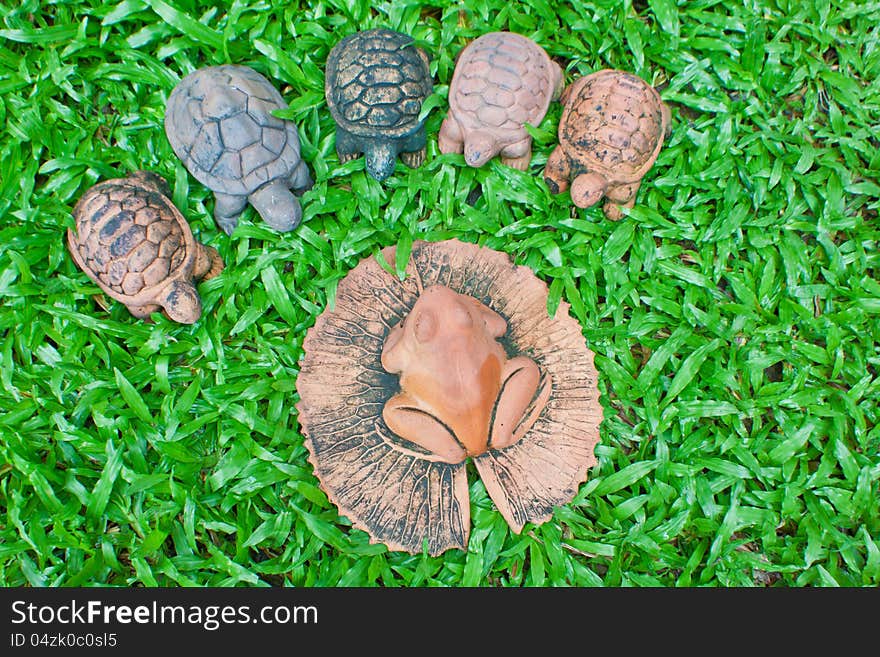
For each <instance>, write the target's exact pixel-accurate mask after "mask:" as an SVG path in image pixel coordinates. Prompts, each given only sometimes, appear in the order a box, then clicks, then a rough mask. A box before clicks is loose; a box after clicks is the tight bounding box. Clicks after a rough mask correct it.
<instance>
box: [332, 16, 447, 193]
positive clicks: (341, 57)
mask: <svg viewBox="0 0 880 657" xmlns="http://www.w3.org/2000/svg"><path fill="white" fill-rule="evenodd" d="M433 88H434V83H433V81H432V80H431V71H430V68H429V59H428V55H427V53H426V52H425V51H424V50H422V49H421V48H418V47H416V46H415V45H414V43H413V38H412V37H410V36H407V35H405V34H401V33H400V32H394V31H392V30H386V29H382V28H379V29H374V30H367V31H364V32H357V33H355V34H352V35H350V36H347V37H345V38H344V39H343V40H342V41H340V42H339V43H337V44H336V45H335V46H334V47H333V49H332V50H331V51H330V54H329V55H328V56H327V71H326V76H325V80H324V92H325V94H326V96H327V104H328V106H329V107H330V114H331V115H332V116H333V120H334V121H335V122H336V152H337V154H338V155H339V161H340V162H347V161H349V160H352V159H354V158H355V157H357V156H358V155H359V154H360V153H363V154H364V159H365V167H366V170H367V173H369V174H370V175H371V176H372V177H373V178H375V179H376V180H380V181H381V180H385V179H386V178H388V176H390V175H391V174H392V173H394V165H395V162H396V160H397V156H398V155H400V159H401V160H402V161H403V163H404V164H406V165H407V166H409V167H418V166H420V165H421V164H422V163H423V162H424V161H425V121H424V119H422V120H420V119H419V113H420V112H421V111H422V104H423V103H424V102H425V99H426V98H427V97H428V96H429V95H430V94H431V92H432V91H433Z"/></svg>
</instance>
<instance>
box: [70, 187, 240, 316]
mask: <svg viewBox="0 0 880 657" xmlns="http://www.w3.org/2000/svg"><path fill="white" fill-rule="evenodd" d="M170 195H171V192H170V190H169V189H168V184H167V183H166V182H165V180H163V179H162V178H161V177H160V176H157V175H156V174H154V173H151V172H149V171H135V172H134V173H132V174H131V175H130V176H129V177H127V178H116V179H113V180H107V181H105V182H102V183H99V184H97V185H95V186H93V187H91V188H90V189H89V190H88V191H87V192H86V193H85V194H84V195H83V196H82V198H80V200H79V201H78V202H77V204H76V206H75V207H74V209H73V216H74V220H75V221H76V232H74V231H72V230H68V231H67V246H68V248H69V250H70V253H71V255H72V256H73V259H74V261H75V262H76V264H77V265H78V266H79V268H80V269H82V270H83V271H84V272H85V273H86V274H88V276H89V278H91V279H92V280H93V281H94V282H95V283H97V284H98V287H100V288H101V289H102V290H103V291H104V292H105V293H107V295H109V296H110V297H112V298H114V299H116V300H117V301H120V302H122V303H123V304H125V306H126V307H127V308H128V310H129V311H130V312H131V314H132V315H134V316H135V317H138V318H142V319H144V318H148V317H149V316H150V313H153V312H156V311H157V310H159V309H162V310H163V311H164V312H165V314H166V315H167V316H168V317H169V318H170V319H172V320H174V321H175V322H180V323H182V324H192V323H194V322H195V321H196V320H198V318H199V317H200V316H201V314H202V303H201V299H200V298H199V294H198V292H197V291H196V288H195V285H194V284H193V279H196V280H200V279H208V278H212V277H213V276H216V275H217V274H219V273H220V272H221V271H222V270H223V261H222V260H221V259H220V254H219V253H217V251H216V250H215V249H214V248H213V247H210V246H205V245H203V244H201V243H199V242H197V241H196V239H195V238H194V237H193V234H192V230H190V227H189V224H188V223H187V222H186V219H184V218H183V215H182V214H180V211H179V210H178V209H177V208H176V207H174V204H173V203H172V202H171V201H170V199H169V196H170Z"/></svg>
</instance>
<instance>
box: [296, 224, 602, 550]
mask: <svg viewBox="0 0 880 657" xmlns="http://www.w3.org/2000/svg"><path fill="white" fill-rule="evenodd" d="M382 256H383V257H384V259H385V261H386V262H396V248H395V247H388V248H386V249H384V250H383V251H382ZM547 297H548V288H547V284H546V283H545V282H544V281H542V280H541V279H539V278H538V277H537V276H535V274H534V273H533V272H532V271H531V270H530V269H529V268H528V267H523V266H517V265H514V264H513V263H512V262H511V260H510V258H509V257H508V256H507V255H506V254H504V253H501V252H499V251H493V250H492V249H488V248H485V247H480V246H477V245H476V244H467V243H464V242H459V241H457V240H447V241H443V242H435V243H430V242H423V241H416V242H414V243H413V244H412V248H411V250H410V255H409V260H408V261H407V263H406V268H405V276H404V278H403V279H402V280H401V278H399V277H398V275H396V274H394V273H389V272H388V271H386V270H385V269H384V268H382V267H381V266H380V265H379V263H378V262H377V261H376V258H373V257H370V258H366V259H364V260H362V261H361V262H360V263H359V264H358V265H357V266H356V267H355V268H354V269H353V270H352V271H351V272H349V273H348V274H347V275H346V276H345V277H344V278H343V279H342V280H341V281H339V285H338V287H337V293H336V304H335V307H333V308H332V309H331V308H327V309H325V310H324V312H323V313H321V315H320V316H319V317H318V318H317V320H316V321H315V325H314V326H313V327H312V328H311V329H309V331H308V332H307V333H306V337H305V340H304V341H303V352H304V355H303V359H302V362H301V363H300V371H299V374H298V375H297V380H296V389H297V392H298V393H299V397H300V400H299V402H298V403H297V410H298V415H297V417H298V421H299V423H300V427H301V429H302V433H303V436H304V437H305V445H306V448H307V449H308V451H309V461H310V462H311V464H312V465H313V466H314V469H315V475H316V476H317V478H318V481H319V482H320V485H321V488H322V489H323V490H324V491H325V492H326V493H327V495H328V497H329V498H330V500H331V501H332V502H333V503H334V504H336V505H337V507H338V508H339V511H340V513H341V514H343V515H345V516H347V517H348V518H349V519H350V520H351V522H352V523H353V524H354V526H355V527H357V528H359V529H363V530H365V531H366V532H368V534H369V536H370V540H371V541H373V542H381V543H384V544H385V545H386V546H388V547H389V548H390V549H392V550H406V551H408V552H411V553H421V552H422V551H423V550H425V551H426V552H427V553H428V554H431V555H436V554H440V553H441V552H443V551H444V550H448V549H467V542H468V536H469V533H470V508H471V505H470V500H469V499H468V471H469V469H471V465H470V464H471V463H472V464H473V468H472V470H475V471H476V474H478V476H479V477H480V478H481V480H482V482H483V484H484V485H485V488H486V492H487V493H488V494H489V497H490V498H491V499H492V501H493V502H494V503H495V505H496V507H497V509H498V511H499V512H500V514H501V515H502V517H503V518H504V519H505V520H506V521H507V523H508V525H509V526H510V528H511V530H512V531H514V532H517V533H518V532H520V531H522V530H523V527H524V525H525V524H526V523H528V522H531V523H541V522H544V521H546V520H547V519H548V518H550V516H551V515H552V514H553V510H554V508H555V507H557V506H559V505H562V504H566V503H568V502H569V501H571V499H572V498H573V497H574V495H575V494H576V493H577V490H578V486H579V485H580V483H582V482H583V481H585V480H586V478H587V472H588V470H589V468H590V467H591V466H592V465H593V464H595V463H596V458H595V454H594V448H595V446H596V443H597V442H598V440H599V424H600V423H601V421H602V407H601V405H600V404H599V390H598V387H597V378H598V375H597V373H596V369H595V367H594V365H593V354H592V352H591V351H590V350H589V349H587V346H586V343H585V340H584V336H583V333H582V329H581V326H580V324H578V322H577V321H576V320H575V319H574V318H573V317H571V316H570V315H569V312H568V305H567V304H566V303H565V302H564V301H562V302H561V303H560V304H559V306H558V308H557V310H556V312H555V314H554V315H552V316H551V315H550V314H549V313H548V312H547Z"/></svg>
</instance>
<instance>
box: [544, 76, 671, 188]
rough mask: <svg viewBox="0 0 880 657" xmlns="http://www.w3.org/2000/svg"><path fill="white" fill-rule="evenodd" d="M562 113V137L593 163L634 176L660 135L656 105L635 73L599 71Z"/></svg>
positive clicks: (652, 96) (581, 155) (582, 156)
mask: <svg viewBox="0 0 880 657" xmlns="http://www.w3.org/2000/svg"><path fill="white" fill-rule="evenodd" d="M570 107H571V108H572V109H571V113H570V116H568V117H566V116H563V118H562V123H563V130H562V131H561V136H562V138H563V139H564V140H566V141H567V142H568V144H570V146H571V147H572V148H573V151H574V154H575V155H576V156H577V157H579V158H581V159H584V160H586V161H587V162H588V163H590V164H592V165H593V166H598V167H604V168H615V169H617V170H618V173H619V175H621V176H623V177H625V176H638V175H639V171H640V170H641V169H643V168H644V167H645V165H646V164H647V163H648V162H649V161H650V160H651V159H652V158H653V156H654V153H655V151H656V149H657V145H658V142H659V141H660V140H662V139H663V129H664V128H663V116H662V112H661V105H660V103H659V102H658V100H657V99H656V97H655V96H654V94H653V93H652V90H651V89H650V87H648V86H647V85H646V84H645V83H644V82H643V81H642V80H641V79H640V78H637V77H636V76H634V75H631V74H625V75H623V74H616V75H600V76H597V77H595V78H593V79H591V80H588V81H587V82H586V83H585V84H584V85H583V87H582V88H581V89H580V91H579V93H578V94H577V97H576V98H575V99H573V100H572V102H571V105H570Z"/></svg>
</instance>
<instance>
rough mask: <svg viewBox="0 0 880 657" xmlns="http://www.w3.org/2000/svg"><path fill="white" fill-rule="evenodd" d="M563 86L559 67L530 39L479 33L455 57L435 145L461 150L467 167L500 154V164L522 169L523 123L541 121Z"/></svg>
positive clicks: (528, 146)
mask: <svg viewBox="0 0 880 657" xmlns="http://www.w3.org/2000/svg"><path fill="white" fill-rule="evenodd" d="M563 86H564V80H563V76H562V69H561V68H560V67H559V65H558V64H557V63H556V62H554V61H552V60H551V59H550V57H549V56H548V55H547V53H546V52H545V51H544V49H543V48H541V46H539V45H538V44H537V43H535V42H534V41H532V40H531V39H529V38H527V37H524V36H522V35H520V34H514V33H512V32H490V33H488V34H484V35H483V36H481V37H479V38H478V39H476V40H474V41H472V42H471V43H470V44H469V45H468V46H467V47H466V48H465V49H464V50H463V51H462V52H461V54H460V55H459V56H458V62H457V63H456V65H455V72H454V73H453V75H452V83H451V84H450V85H449V113H448V114H447V115H446V118H445V119H444V120H443V124H442V125H441V126H440V134H439V135H438V138H437V144H438V146H439V148H440V150H441V151H442V152H443V153H462V152H463V153H464V161H465V162H466V163H467V164H468V165H470V166H472V167H480V166H483V165H484V164H485V163H486V162H488V161H489V160H490V159H492V158H493V157H495V156H496V155H498V154H499V153H500V155H501V162H502V163H503V164H506V165H508V166H511V167H514V168H515V169H520V170H523V171H524V170H525V169H526V168H528V166H529V162H531V159H532V138H531V136H530V135H529V133H528V132H526V129H525V128H524V127H523V125H524V124H526V123H528V124H530V125H532V126H537V125H538V124H539V123H541V121H542V120H543V119H544V116H545V115H546V114H547V108H548V107H549V106H550V101H551V100H554V99H556V98H558V97H559V94H560V93H561V92H562V88H563Z"/></svg>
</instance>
